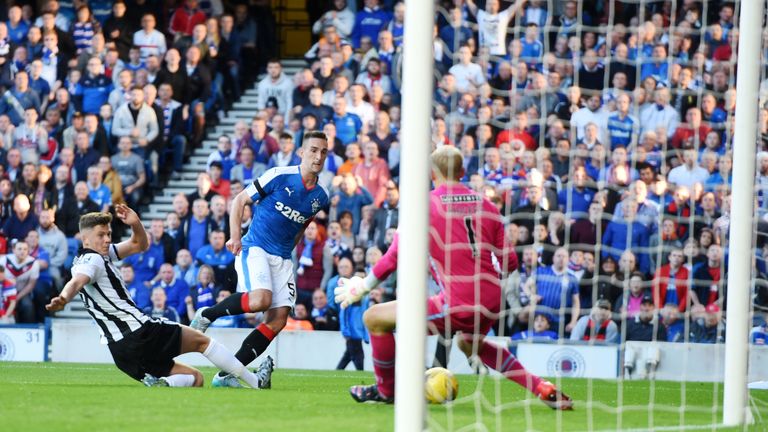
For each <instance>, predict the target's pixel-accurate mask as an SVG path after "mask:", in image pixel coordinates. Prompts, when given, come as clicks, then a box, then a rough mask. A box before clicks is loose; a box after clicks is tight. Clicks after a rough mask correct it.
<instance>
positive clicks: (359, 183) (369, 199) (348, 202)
mask: <svg viewBox="0 0 768 432" xmlns="http://www.w3.org/2000/svg"><path fill="white" fill-rule="evenodd" d="M374 145H375V144H374ZM333 186H334V188H338V189H339V191H338V192H337V193H336V194H334V196H333V197H331V213H330V214H331V220H334V219H335V218H334V216H336V217H337V218H338V219H340V218H341V214H342V213H344V212H345V211H349V212H350V215H351V216H352V220H353V222H352V226H351V229H352V232H353V233H356V232H357V231H358V229H359V226H360V221H361V219H362V208H363V206H367V205H370V204H373V196H372V195H371V193H370V192H369V191H368V189H367V188H366V187H365V185H364V183H363V180H362V179H361V178H359V177H356V176H354V175H352V174H349V173H348V174H345V175H344V176H336V177H334V179H333ZM353 243H354V241H353Z"/></svg>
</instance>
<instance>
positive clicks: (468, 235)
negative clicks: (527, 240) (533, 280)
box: [373, 184, 517, 312]
mask: <svg viewBox="0 0 768 432" xmlns="http://www.w3.org/2000/svg"><path fill="white" fill-rule="evenodd" d="M429 217H430V241H429V263H430V272H431V273H432V277H434V279H435V281H436V282H437V283H438V285H439V286H440V287H441V288H442V290H443V293H444V295H445V297H446V300H447V301H446V303H447V304H448V305H449V306H450V307H451V308H455V307H461V306H465V307H466V306H470V307H472V306H475V305H482V306H484V307H485V308H487V309H488V310H489V311H491V312H498V311H499V306H500V303H501V284H500V281H499V273H498V270H497V269H496V268H495V266H494V255H495V256H496V258H497V259H498V262H499V263H501V266H502V267H506V270H507V271H514V270H515V269H516V268H517V255H516V254H515V253H514V251H511V250H510V251H508V252H505V251H504V223H503V221H502V218H501V215H500V214H499V210H498V209H497V208H496V206H495V205H494V204H493V203H491V202H490V201H489V200H488V199H486V198H484V197H483V196H481V195H479V194H478V193H476V192H474V191H472V190H471V189H469V188H467V187H466V186H463V185H461V184H451V185H443V186H440V187H439V188H437V189H435V190H433V191H432V192H431V193H430V207H429ZM398 244H399V236H397V235H395V239H394V242H393V243H392V246H390V248H389V249H388V250H387V253H386V254H384V256H383V257H382V259H381V260H379V262H378V263H377V264H376V265H375V266H374V267H373V274H374V276H376V278H377V279H379V280H384V279H386V278H387V277H388V276H389V275H390V274H391V273H392V272H393V271H395V269H396V268H397V250H398ZM406 246H407V245H406Z"/></svg>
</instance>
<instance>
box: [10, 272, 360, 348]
mask: <svg viewBox="0 0 768 432" xmlns="http://www.w3.org/2000/svg"><path fill="white" fill-rule="evenodd" d="M17 297H18V292H17V291H16V285H15V284H14V282H13V281H12V280H10V279H6V278H5V269H4V268H0V324H15V323H16V317H15V314H16V304H17V303H18V301H17ZM361 322H362V321H361ZM360 348H361V349H362V346H361V347H360Z"/></svg>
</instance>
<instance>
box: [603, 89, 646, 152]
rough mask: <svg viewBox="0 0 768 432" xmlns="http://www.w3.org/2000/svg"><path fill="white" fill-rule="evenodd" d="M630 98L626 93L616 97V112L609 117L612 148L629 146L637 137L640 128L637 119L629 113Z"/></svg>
mask: <svg viewBox="0 0 768 432" xmlns="http://www.w3.org/2000/svg"><path fill="white" fill-rule="evenodd" d="M629 107H630V100H629V95H627V94H626V93H622V94H620V95H619V96H618V97H617V98H616V108H617V109H616V114H614V115H612V116H610V117H608V136H609V138H610V144H611V150H613V149H615V148H616V147H629V146H630V145H631V144H632V143H633V141H635V140H636V139H637V132H638V130H639V127H638V122H637V119H635V118H634V117H633V116H631V115H629Z"/></svg>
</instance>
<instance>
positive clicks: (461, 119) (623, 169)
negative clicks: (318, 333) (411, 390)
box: [428, 0, 768, 430]
mask: <svg viewBox="0 0 768 432" xmlns="http://www.w3.org/2000/svg"><path fill="white" fill-rule="evenodd" d="M442 3H444V4H442V5H441V6H438V9H437V18H436V22H437V26H436V31H437V36H436V39H435V41H436V42H435V59H434V60H435V74H436V82H437V83H438V84H437V87H436V92H435V100H434V103H435V110H434V119H433V143H432V144H433V147H434V148H439V147H441V146H443V145H454V146H456V147H458V148H459V149H460V150H461V152H462V153H463V155H464V166H463V167H462V168H463V169H464V170H465V171H466V176H465V177H464V178H463V181H464V182H465V183H466V184H468V185H469V186H470V187H471V188H472V189H474V190H475V191H477V192H479V193H481V194H483V195H484V196H486V197H487V198H489V199H490V200H491V201H492V202H493V203H494V204H496V206H497V207H498V209H499V211H500V213H501V215H502V217H503V218H504V222H505V225H506V227H505V234H506V235H505V241H506V247H505V253H504V254H503V255H504V256H503V257H497V258H498V260H499V261H500V263H499V264H500V268H502V269H503V268H504V267H505V264H506V260H508V259H511V258H509V257H508V256H507V252H509V251H512V250H514V251H515V252H516V255H517V258H518V260H519V267H518V269H517V270H516V271H514V272H512V273H510V274H508V275H506V274H505V275H504V279H503V281H502V286H503V290H502V291H503V299H502V302H501V304H502V306H501V309H500V310H499V311H498V314H496V311H485V315H483V314H477V315H476V321H477V322H478V323H479V322H480V321H482V320H481V318H478V317H479V316H491V317H492V318H493V319H495V320H497V321H496V325H494V327H493V330H492V333H491V335H493V336H495V338H494V339H493V340H494V342H495V343H497V344H500V345H503V346H508V347H509V348H510V350H511V351H513V352H517V354H519V359H520V361H521V362H522V364H523V366H525V367H526V368H528V369H530V370H534V371H545V372H543V373H542V374H543V375H544V376H545V377H547V378H548V379H550V380H551V381H552V382H553V383H554V384H555V385H556V386H557V387H558V388H561V389H562V390H563V391H565V392H566V393H568V394H571V396H573V397H574V399H575V400H576V403H577V409H579V410H583V411H585V412H586V414H584V416H583V418H582V417H579V418H578V421H577V422H572V420H571V419H569V417H568V416H567V414H564V413H562V412H560V411H558V412H557V413H555V414H554V415H548V416H546V417H544V416H542V415H541V414H542V412H541V411H540V408H539V406H538V405H539V404H540V402H539V401H538V400H537V397H536V395H535V394H533V393H531V392H527V393H526V392H523V393H514V392H511V391H510V390H509V389H510V387H514V386H513V385H510V383H509V382H508V381H507V380H506V379H505V376H503V375H502V374H499V373H497V372H493V371H492V370H491V369H493V365H491V368H488V367H486V366H484V365H483V362H482V360H481V359H480V356H479V352H480V350H481V346H480V344H479V343H478V342H477V341H475V343H474V344H473V346H472V350H471V355H470V356H469V362H468V363H464V362H463V358H462V359H459V358H457V357H462V356H461V355H460V354H459V355H458V356H457V355H456V353H459V351H457V350H454V352H453V353H451V352H450V351H451V350H450V348H448V349H444V348H442V347H441V345H443V344H444V345H446V346H450V344H451V343H452V339H451V338H450V337H445V338H444V337H442V336H441V337H440V338H439V342H438V344H437V348H436V355H435V365H438V364H444V362H446V361H447V362H448V365H454V366H455V368H459V369H461V370H464V371H469V370H471V371H472V372H473V373H478V374H480V379H479V381H478V383H477V386H476V387H474V388H470V389H467V388H462V389H461V391H460V392H459V395H460V397H459V398H458V399H457V400H456V401H455V402H454V403H453V404H449V405H446V406H445V407H442V408H439V409H433V410H431V411H430V416H429V419H428V426H429V427H430V428H431V429H434V430H486V429H496V430H510V428H511V427H512V425H513V424H514V425H515V427H516V428H517V427H521V420H520V419H521V418H522V419H524V421H522V426H523V427H524V428H526V429H529V430H541V429H545V430H548V429H552V428H554V429H557V430H563V429H568V430H570V429H577V430H584V429H586V430H618V429H641V430H646V429H654V428H655V429H658V430H678V429H684V428H693V429H707V428H714V427H715V425H717V424H718V423H720V420H721V417H722V409H721V405H722V395H721V394H722V384H721V382H722V379H723V378H722V377H723V358H724V357H723V348H724V338H725V330H724V329H725V324H726V322H727V304H726V302H725V298H726V292H727V287H726V283H725V282H726V277H727V267H726V266H727V259H728V227H729V224H730V223H731V222H734V223H750V224H752V225H753V231H754V232H755V233H756V235H755V236H754V243H753V245H752V247H753V251H754V253H753V257H754V259H753V261H754V265H753V270H752V278H751V280H752V284H751V293H752V299H753V302H752V310H750V311H738V312H732V314H731V315H732V316H738V319H747V317H748V319H750V320H751V322H753V326H754V329H753V331H752V333H751V335H750V339H751V342H753V343H755V344H762V343H764V341H765V336H764V334H765V333H766V330H765V316H764V311H765V308H766V306H768V295H766V293H767V291H766V279H765V274H766V273H768V270H767V269H766V264H765V258H764V256H766V250H767V249H766V248H765V245H766V242H765V233H766V231H767V230H766V227H765V223H766V222H765V221H764V220H765V219H764V217H765V214H766V210H767V209H768V199H766V198H765V197H764V195H765V192H766V189H767V188H768V154H766V153H765V151H766V145H767V144H768V110H766V109H764V108H763V107H764V106H765V102H766V98H768V85H766V84H765V82H764V81H763V80H764V78H765V68H764V67H763V68H762V70H761V82H763V84H761V86H760V107H761V108H760V111H759V112H760V119H759V122H758V127H759V130H758V150H759V153H758V154H757V155H756V157H755V160H756V163H757V164H758V165H757V179H756V182H757V183H756V184H757V188H756V196H755V203H756V212H755V215H756V217H755V218H754V219H753V220H752V221H730V218H729V206H730V183H731V177H732V144H733V134H734V109H735V106H736V93H735V86H736V82H735V81H736V65H737V43H738V28H737V25H738V15H739V6H740V4H739V2H738V1H736V2H733V1H704V2H698V1H683V0H679V1H675V0H673V1H654V0H635V1H588V0H579V1H555V0H546V1H545V0H541V1H533V0H531V1H528V2H522V1H519V2H512V1H508V2H507V1H501V2H498V3H499V4H498V9H495V7H494V4H496V2H494V1H487V2H484V3H485V4H482V3H481V4H477V5H476V4H475V3H474V2H442ZM457 5H458V6H457ZM507 20H508V24H507ZM764 34H765V33H764ZM765 48H766V45H765V43H763V48H762V52H765ZM763 57H764V55H763ZM761 64H765V61H764V60H763V61H762V62H761ZM763 166H764V167H765V168H763ZM457 169H458V168H457ZM448 217H449V218H450V217H451V216H450V215H449V216H448ZM477 223H480V222H477ZM475 229H476V227H475ZM433 234H434V233H433ZM443 234H447V233H443ZM477 259H478V260H481V259H482V254H480V256H479V257H478V258H477ZM448 264H449V265H447V266H446V268H445V269H444V270H445V272H446V273H447V274H451V268H450V262H449V263H448ZM478 268H479V266H478ZM478 279H479V278H478ZM438 285H439V284H438ZM476 285H477V286H478V288H477V290H478V298H479V291H480V288H479V285H480V282H476ZM435 292H437V289H436V291H435ZM737 314H738V315H737ZM539 316H542V317H541V318H539ZM732 319H733V318H732ZM537 321H541V322H537ZM544 321H547V322H548V323H547V324H548V326H549V327H548V328H546V329H545V327H546V325H545V324H544ZM605 323H607V324H605ZM480 328H481V326H480V325H479V324H478V326H477V327H476V329H475V330H476V331H481V330H480ZM531 345H540V346H547V347H549V349H545V350H543V351H541V350H532V349H531ZM604 347H608V348H611V349H613V351H614V354H613V357H611V356H609V357H603V358H601V356H603V353H605V352H606V351H599V350H598V349H599V348H604ZM444 351H448V353H449V354H446V353H445V352H444ZM428 354H429V353H428ZM753 354H754V353H753ZM446 357H448V358H446ZM606 358H607V359H610V360H606ZM612 362H613V363H612ZM542 363H543V364H544V366H542ZM462 368H463V369H462ZM497 369H503V367H501V368H497ZM758 369H759V368H755V367H754V365H753V370H752V373H751V375H750V378H752V379H761V377H763V375H765V374H764V373H763V372H762V371H760V370H758ZM614 372H615V373H614ZM507 375H508V374H507ZM570 377H581V378H584V379H581V380H571V379H568V378H570ZM598 377H607V378H609V380H607V381H606V380H604V379H600V378H598ZM762 379H765V378H762ZM702 381H703V382H707V384H702V383H701V382H702ZM702 392H703V393H702ZM752 403H753V404H754V405H757V406H764V403H762V402H760V401H759V400H754V401H752ZM467 405H469V406H472V407H473V408H474V414H475V418H474V421H470V422H466V421H465V420H466V419H464V418H462V416H461V414H460V411H462V410H464V409H465V408H464V407H465V406H467ZM462 412H463V411H462ZM512 414H514V416H515V418H516V420H514V421H513V422H511V421H510V415H512Z"/></svg>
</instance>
